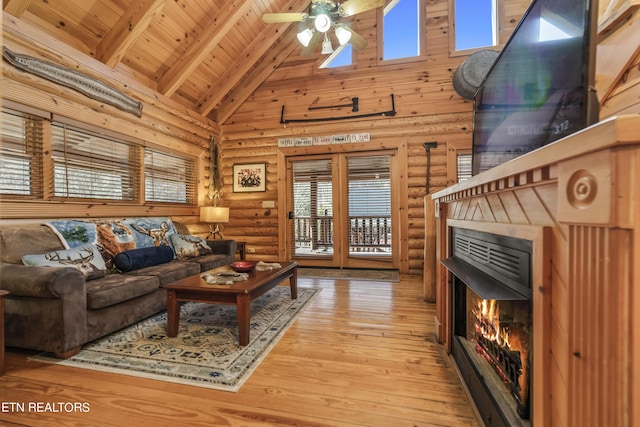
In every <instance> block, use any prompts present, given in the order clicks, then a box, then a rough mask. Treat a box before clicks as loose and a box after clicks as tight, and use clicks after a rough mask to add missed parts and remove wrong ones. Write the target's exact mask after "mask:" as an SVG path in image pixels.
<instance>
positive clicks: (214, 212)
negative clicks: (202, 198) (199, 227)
mask: <svg viewBox="0 0 640 427" xmlns="http://www.w3.org/2000/svg"><path fill="white" fill-rule="evenodd" d="M200 222H206V223H210V224H211V225H210V226H209V235H208V236H207V239H208V238H209V237H211V236H212V235H213V238H214V239H215V238H216V235H218V236H220V239H223V238H224V236H223V235H222V229H223V226H222V225H220V224H221V223H225V222H229V208H225V207H221V206H201V207H200Z"/></svg>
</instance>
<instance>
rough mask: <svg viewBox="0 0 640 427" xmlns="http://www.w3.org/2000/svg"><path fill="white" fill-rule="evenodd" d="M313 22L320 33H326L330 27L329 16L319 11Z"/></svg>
mask: <svg viewBox="0 0 640 427" xmlns="http://www.w3.org/2000/svg"><path fill="white" fill-rule="evenodd" d="M313 24H314V26H315V27H316V30H318V31H320V32H321V33H326V32H327V31H328V30H329V28H331V18H330V17H329V15H327V14H326V13H321V14H320V15H318V16H316V18H315V20H314V21H313Z"/></svg>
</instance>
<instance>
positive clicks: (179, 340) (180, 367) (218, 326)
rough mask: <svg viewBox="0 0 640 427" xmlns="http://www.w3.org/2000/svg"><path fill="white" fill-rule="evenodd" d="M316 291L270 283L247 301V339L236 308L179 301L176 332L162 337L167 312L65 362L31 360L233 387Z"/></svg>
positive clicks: (94, 344) (48, 358)
mask: <svg viewBox="0 0 640 427" xmlns="http://www.w3.org/2000/svg"><path fill="white" fill-rule="evenodd" d="M318 292H319V290H317V289H309V288H300V287H298V298H297V299H295V300H292V299H291V294H290V290H289V286H286V287H285V286H276V287H275V288H273V289H272V290H270V291H269V292H267V293H266V294H264V295H262V296H261V297H260V298H258V299H256V300H255V301H253V303H252V304H251V332H250V338H251V341H250V343H249V345H247V346H245V347H241V346H239V345H238V324H237V313H236V307H235V306H230V305H218V304H205V303H193V302H191V303H184V304H182V306H181V308H180V329H179V331H178V336H176V337H174V338H169V337H167V313H166V312H163V313H160V314H158V315H156V316H153V317H150V318H148V319H146V320H143V321H142V322H139V323H137V324H135V325H133V326H130V327H128V328H126V329H123V330H121V331H118V332H115V333H113V334H111V335H109V336H107V337H105V338H102V339H99V340H97V341H94V342H92V343H90V344H88V345H86V346H84V347H83V349H82V350H81V351H80V353H78V354H77V355H76V356H73V357H72V358H69V359H66V360H60V359H56V358H54V357H51V356H48V355H39V356H35V357H33V359H36V360H40V361H45V362H49V363H56V364H60V365H66V366H73V367H77V368H84V369H93V370H98V371H106V372H112V373H118V374H124V375H131V376H137V377H144V378H151V379H156V380H162V381H169V382H175V383H180V384H188V385H194V386H198V387H206V388H212V389H217V390H226V391H238V390H239V389H240V387H241V386H242V384H243V383H244V382H245V381H246V380H247V378H248V377H249V376H250V375H251V373H252V372H253V371H254V370H255V369H256V367H257V366H258V365H259V364H260V362H261V361H262V360H263V359H264V357H265V356H266V355H267V354H268V353H269V351H270V350H271V349H272V348H273V347H274V345H275V344H276V343H277V342H278V340H279V339H280V338H281V337H282V335H284V332H285V331H286V330H287V329H288V328H289V327H290V326H291V325H292V324H293V323H294V321H295V320H296V318H297V317H298V316H299V315H300V314H301V313H302V312H303V311H304V309H305V308H306V307H307V306H308V304H309V303H310V302H311V301H312V300H313V298H314V297H315V296H316V295H317V293H318Z"/></svg>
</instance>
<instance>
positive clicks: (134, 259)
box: [113, 246, 174, 272]
mask: <svg viewBox="0 0 640 427" xmlns="http://www.w3.org/2000/svg"><path fill="white" fill-rule="evenodd" d="M173 257H174V253H173V249H171V248H170V247H169V246H152V247H149V248H139V249H131V250H128V251H124V252H120V253H119V254H117V255H116V257H115V259H114V260H113V261H114V264H115V266H116V268H117V269H118V270H120V271H122V272H127V271H134V270H139V269H141V268H145V267H150V266H153V265H158V264H164V263H166V262H169V261H171V260H172V259H173Z"/></svg>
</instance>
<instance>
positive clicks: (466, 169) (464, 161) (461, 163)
mask: <svg viewBox="0 0 640 427" xmlns="http://www.w3.org/2000/svg"><path fill="white" fill-rule="evenodd" d="M457 161H458V182H463V181H466V180H468V179H469V178H471V176H472V175H473V173H472V165H473V163H472V157H471V154H458V156H457Z"/></svg>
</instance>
